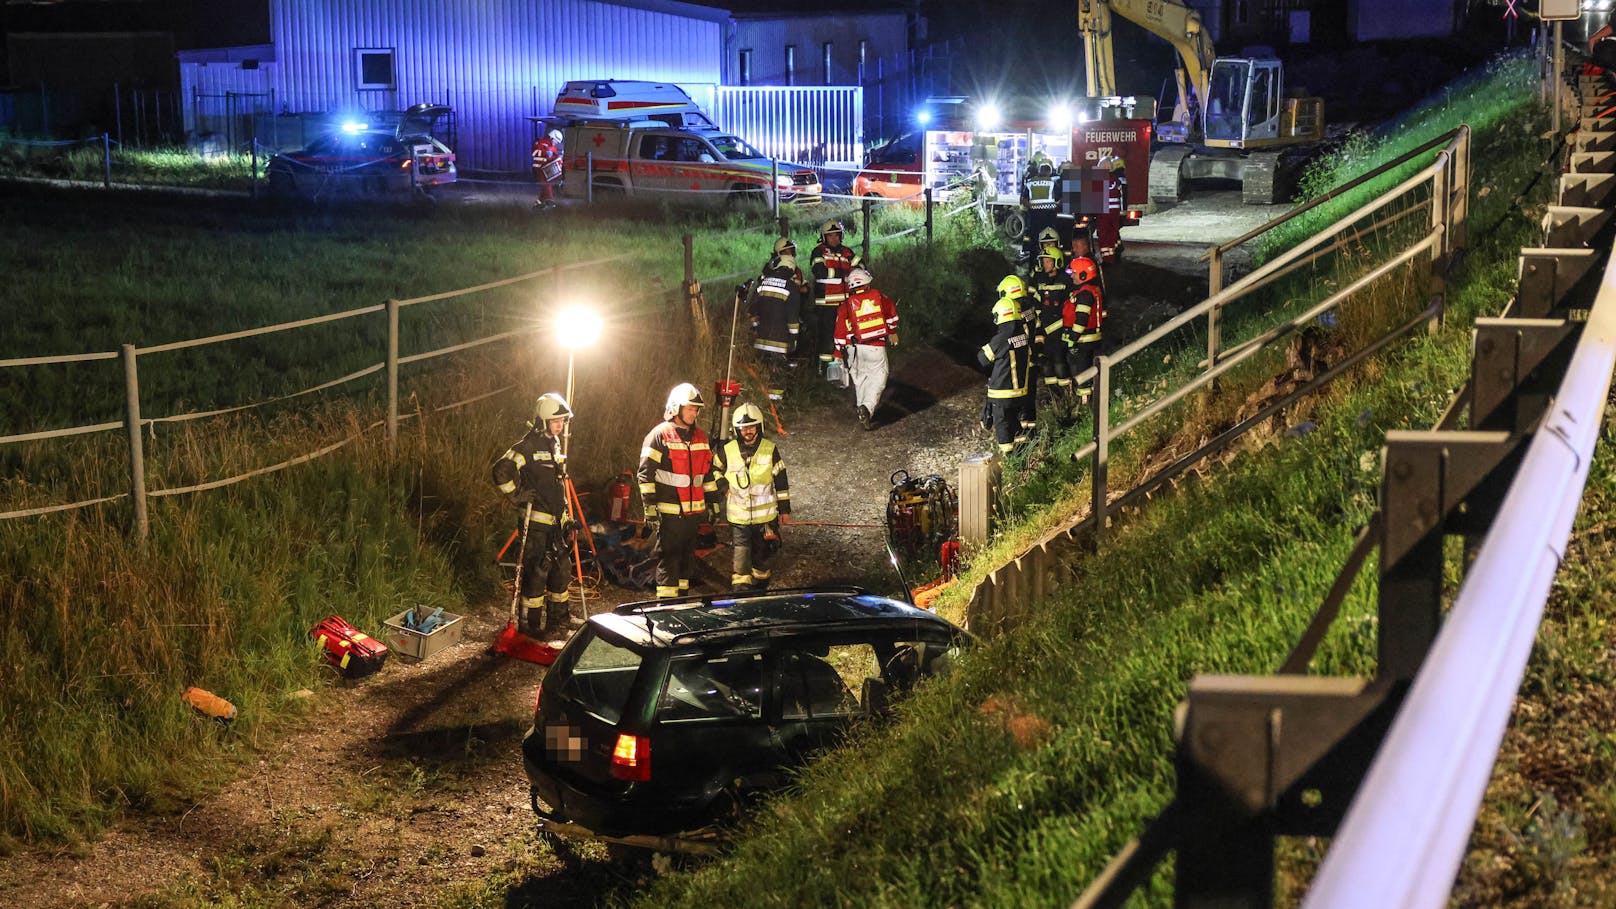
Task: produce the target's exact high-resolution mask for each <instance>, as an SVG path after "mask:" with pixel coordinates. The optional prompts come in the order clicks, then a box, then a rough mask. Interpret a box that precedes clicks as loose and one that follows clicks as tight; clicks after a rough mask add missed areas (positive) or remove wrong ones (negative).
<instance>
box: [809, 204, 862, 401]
mask: <svg viewBox="0 0 1616 909" xmlns="http://www.w3.org/2000/svg"><path fill="white" fill-rule="evenodd" d="M846 231H847V228H846V226H845V225H844V224H842V222H840V221H826V222H825V223H824V224H823V225H821V226H820V228H819V245H818V246H815V247H814V256H813V260H812V261H811V262H810V263H809V264H810V267H811V268H812V270H813V273H814V349H815V350H816V351H818V353H819V368H820V369H821V370H824V372H825V377H826V378H828V379H831V380H832V381H838V380H839V379H838V376H837V375H836V373H838V372H839V371H840V368H841V367H840V364H838V363H836V362H835V357H834V356H833V355H834V354H835V352H836V341H835V338H836V311H837V309H838V308H840V307H841V305H842V301H843V300H846V299H847V275H848V273H849V272H851V271H852V270H853V268H854V267H855V266H858V265H862V264H863V261H864V260H862V259H860V258H859V254H858V253H856V252H854V251H853V250H851V249H849V248H847V247H845V246H843V245H842V235H843V234H844V233H846ZM842 387H844V388H845V387H846V386H845V385H843V386H842Z"/></svg>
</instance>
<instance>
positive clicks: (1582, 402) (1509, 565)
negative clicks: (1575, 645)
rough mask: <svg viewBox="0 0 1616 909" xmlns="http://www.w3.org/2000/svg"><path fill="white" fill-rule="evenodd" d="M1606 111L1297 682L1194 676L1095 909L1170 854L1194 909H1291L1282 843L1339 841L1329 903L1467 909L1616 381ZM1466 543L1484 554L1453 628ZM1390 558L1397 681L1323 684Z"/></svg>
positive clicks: (1479, 334)
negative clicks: (1334, 646) (1463, 871)
mask: <svg viewBox="0 0 1616 909" xmlns="http://www.w3.org/2000/svg"><path fill="white" fill-rule="evenodd" d="M1585 88H1588V86H1585ZM1584 96H1585V97H1587V93H1586V92H1585V95H1584ZM1584 114H1585V119H1584V120H1583V123H1582V128H1581V131H1580V132H1579V133H1578V134H1577V137H1576V150H1575V151H1574V153H1573V154H1572V155H1571V172H1570V173H1568V174H1566V175H1564V176H1562V177H1561V180H1560V203H1561V204H1559V205H1551V206H1550V207H1549V210H1548V213H1547V214H1546V215H1545V216H1544V218H1543V222H1542V228H1543V234H1544V241H1545V246H1544V247H1542V248H1529V249H1523V250H1522V251H1521V268H1520V276H1521V277H1520V286H1519V289H1518V291H1517V293H1516V296H1515V298H1514V299H1513V300H1511V301H1510V303H1509V305H1508V307H1507V308H1506V310H1505V313H1504V316H1503V317H1501V318H1496V319H1486V318H1483V319H1477V320H1476V325H1475V343H1474V346H1473V348H1472V362H1471V373H1470V379H1469V381H1468V382H1467V383H1466V385H1465V386H1464V388H1463V389H1461V390H1460V392H1459V393H1458V395H1457V396H1456V397H1455V398H1454V400H1453V402H1452V404H1451V405H1450V407H1449V408H1448V411H1447V413H1446V414H1445V415H1444V416H1443V417H1442V419H1441V420H1440V421H1439V423H1438V426H1437V428H1436V429H1435V430H1434V431H1431V432H1390V433H1388V434H1387V438H1386V447H1385V449H1384V452H1383V475H1382V480H1381V495H1380V503H1381V504H1380V510H1379V512H1378V513H1377V514H1376V515H1375V518H1374V520H1373V521H1372V522H1371V524H1370V525H1369V527H1367V528H1366V529H1365V530H1364V531H1363V532H1362V533H1361V534H1360V535H1359V538H1358V541H1357V543H1356V545H1355V546H1354V548H1353V550H1352V553H1351V554H1350V555H1349V557H1348V559H1347V563H1346V565H1345V567H1344V568H1343V569H1342V571H1341V573H1340V574H1339V575H1338V576H1337V578H1336V581H1335V583H1334V585H1333V586H1332V587H1331V590H1330V592H1329V593H1328V595H1327V596H1326V598H1325V600H1324V602H1323V604H1322V605H1321V606H1320V608H1319V610H1318V612H1317V614H1316V615H1315V616H1314V618H1313V620H1312V622H1311V623H1310V624H1309V626H1308V628H1307V630H1306V631H1305V632H1304V634H1303V635H1302V638H1301V640H1300V641H1299V642H1298V644H1297V645H1296V647H1295V649H1293V651H1292V652H1291V654H1290V655H1289V657H1287V659H1286V660H1285V662H1284V664H1283V666H1282V667H1281V668H1280V670H1279V673H1280V674H1279V675H1274V676H1257V677H1247V676H1201V677H1197V678H1196V679H1194V680H1193V681H1192V682H1191V684H1190V690H1189V695H1188V698H1187V700H1186V703H1185V704H1184V705H1183V706H1181V707H1180V710H1179V713H1178V717H1179V720H1178V730H1177V735H1176V737H1177V739H1178V759H1177V765H1178V791H1177V794H1176V795H1175V797H1174V799H1173V801H1172V802H1171V803H1169V805H1168V806H1167V807H1166V809H1164V810H1163V812H1162V813H1161V814H1160V815H1158V816H1157V817H1156V818H1155V819H1154V820H1152V821H1151V822H1149V824H1148V825H1147V826H1146V829H1145V831H1144V833H1142V834H1141V836H1140V837H1139V838H1138V839H1136V840H1135V841H1133V842H1132V843H1130V844H1129V845H1128V846H1127V847H1126V848H1125V849H1124V850H1123V851H1122V852H1121V853H1119V854H1118V855H1117V856H1116V858H1114V859H1113V861H1112V862H1111V864H1110V865H1109V866H1108V867H1107V868H1106V869H1105V871H1104V873H1103V874H1102V875H1101V876H1100V877H1099V878H1098V879H1096V880H1095V881H1094V883H1093V884H1092V885H1091V886H1090V887H1089V889H1088V890H1087V891H1086V892H1085V893H1084V895H1083V896H1082V897H1081V898H1080V899H1079V900H1078V901H1077V903H1076V904H1075V906H1076V907H1083V909H1089V907H1101V906H1106V907H1110V906H1121V905H1123V903H1124V901H1125V900H1126V899H1127V897H1128V895H1129V894H1130V893H1131V892H1132V891H1133V890H1134V889H1135V888H1137V887H1138V886H1139V885H1140V884H1142V883H1143V882H1144V881H1146V880H1148V879H1149V877H1150V875H1151V873H1152V871H1153V868H1154V866H1155V864H1156V863H1157V862H1158V861H1160V859H1161V858H1163V857H1164V856H1165V855H1166V854H1167V853H1168V852H1176V868H1177V875H1176V877H1177V879H1176V884H1175V892H1176V897H1175V899H1176V904H1177V905H1181V906H1212V905H1217V906H1239V907H1259V906H1269V905H1272V903H1273V896H1274V870H1275V865H1274V856H1273V846H1274V842H1275V840H1276V838H1277V837H1280V836H1332V835H1333V836H1334V840H1333V842H1332V844H1331V848H1330V851H1329V853H1328V854H1327V855H1326V857H1325V860H1324V863H1323V865H1322V866H1321V867H1320V869H1319V871H1318V873H1317V875H1316V876H1315V877H1314V880H1313V882H1312V885H1311V887H1310V888H1309V890H1308V893H1307V896H1306V898H1305V901H1304V903H1303V905H1304V906H1306V907H1309V909H1352V907H1366V909H1367V907H1377V909H1378V907H1383V906H1397V907H1408V909H1419V907H1431V909H1435V907H1441V906H1446V905H1448V904H1449V902H1450V891H1451V889H1452V885H1453V880H1454V875H1455V873H1456V872H1457V869H1458V868H1459V865H1460V862H1461V860H1462V858H1463V856H1464V853H1465V849H1466V847H1467V844H1468V842H1469V839H1470V835H1471V830H1472V828H1473V826H1474V824H1475V819H1476V815H1477V811H1478V809H1479V806H1480V803H1481V800H1482V797H1483V795H1484V793H1485V791H1486V787H1487V782H1488V779H1489V777H1490V775H1491V771H1492V768H1493V764H1494V763H1495V761H1496V759H1497V753H1498V747H1499V744H1500V741H1501V740H1502V738H1503V735H1504V730H1505V728H1506V727H1507V725H1508V722H1509V717H1510V712H1511V709H1512V706H1513V703H1514V699H1515V695H1516V692H1517V689H1518V688H1519V686H1520V683H1521V679H1522V678H1523V675H1524V672H1525V667H1526V662H1527V659H1528V657H1529V655H1530V653H1531V650H1532V645H1533V643H1534V641H1535V639H1536V635H1537V628H1538V624H1539V622H1540V621H1541V618H1542V614H1543V609H1544V604H1545V602H1546V600H1547V597H1548V594H1549V590H1550V587H1551V584H1552V582H1553V579H1554V575H1555V573H1556V571H1557V569H1558V567H1559V563H1560V560H1561V559H1562V558H1563V557H1564V554H1565V551H1566V545H1567V542H1568V538H1569V536H1570V531H1571V526H1572V521H1573V519H1574V517H1575V515H1576V512H1577V509H1578V506H1579V504H1580V502H1581V499H1582V494H1583V489H1584V484H1585V483H1586V480H1587V476H1588V471H1589V465H1590V462H1591V461H1592V458H1593V454H1594V447H1595V444H1596V443H1597V440H1598V437H1599V432H1600V428H1601V426H1602V424H1603V420H1604V411H1605V405H1606V401H1607V396H1608V394H1609V392H1610V387H1611V378H1612V374H1613V371H1616V262H1613V261H1611V260H1610V259H1609V251H1610V247H1611V243H1612V238H1613V235H1616V230H1613V227H1616V224H1613V222H1612V220H1611V217H1610V215H1611V211H1610V210H1611V208H1612V207H1613V206H1616V154H1613V153H1612V152H1611V151H1609V149H1612V148H1616V120H1611V119H1606V120H1590V119H1587V116H1588V115H1590V114H1591V109H1590V108H1589V107H1588V106H1585V107H1584ZM1555 160H1558V155H1556V156H1555ZM1598 257H1604V258H1606V262H1605V265H1604V267H1603V270H1602V273H1601V274H1600V275H1599V280H1598V281H1597V283H1595V282H1593V281H1591V280H1590V278H1591V276H1592V275H1594V274H1595V272H1594V269H1593V266H1594V265H1595V264H1596V263H1595V259H1596V258H1598ZM1590 285H1592V286H1590ZM1462 421H1464V422H1465V423H1466V428H1465V429H1464V430H1463V431H1459V430H1458V429H1457V427H1458V426H1460V424H1461V422H1462ZM1448 536H1462V537H1463V538H1464V541H1465V544H1466V548H1465V549H1466V552H1468V553H1474V557H1473V558H1472V559H1470V560H1469V562H1468V567H1467V568H1466V569H1465V570H1464V577H1463V580H1462V582H1461V584H1460V586H1459V589H1458V591H1457V595H1456V596H1455V597H1454V599H1453V605H1452V607H1451V609H1447V610H1445V609H1444V602H1445V600H1446V598H1447V593H1446V591H1445V587H1446V583H1445V579H1446V577H1447V572H1448V571H1449V570H1450V566H1449V564H1448V562H1449V559H1448V558H1447V555H1446V547H1445V543H1446V538H1447V537H1448ZM1376 548H1378V549H1379V559H1378V572H1379V576H1380V577H1379V584H1378V597H1379V603H1378V606H1379V610H1378V615H1377V623H1376V627H1377V633H1378V641H1377V644H1378V654H1377V657H1378V659H1377V665H1376V675H1375V677H1374V678H1372V679H1351V678H1321V677H1310V676H1307V675H1306V674H1305V673H1306V672H1307V667H1308V665H1309V663H1310V661H1311V659H1312V656H1313V654H1314V652H1315V649H1316V648H1317V646H1318V644H1319V642H1320V641H1321V640H1322V639H1323V637H1324V635H1325V633H1326V632H1327V631H1328V629H1329V627H1330V624H1331V623H1332V622H1333V620H1334V618H1335V616H1336V614H1337V612H1338V610H1339V607H1340V605H1341V603H1342V601H1343V600H1344V598H1345V596H1346V593H1347V591H1348V589H1349V588H1350V587H1351V586H1352V584H1353V582H1354V580H1355V578H1356V577H1357V575H1358V572H1359V570H1360V569H1361V567H1362V566H1363V565H1364V564H1365V563H1366V561H1367V557H1368V555H1369V554H1370V553H1371V552H1372V551H1374V550H1375V549H1376ZM1444 613H1445V615H1444Z"/></svg>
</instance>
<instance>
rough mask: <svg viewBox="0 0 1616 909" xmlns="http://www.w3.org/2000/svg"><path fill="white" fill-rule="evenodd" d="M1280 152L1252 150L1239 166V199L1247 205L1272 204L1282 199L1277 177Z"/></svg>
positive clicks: (1283, 189)
mask: <svg viewBox="0 0 1616 909" xmlns="http://www.w3.org/2000/svg"><path fill="white" fill-rule="evenodd" d="M1281 154H1282V153H1281V152H1252V153H1251V155H1250V156H1248V157H1247V158H1246V160H1245V164H1244V166H1243V167H1242V168H1241V172H1242V173H1241V176H1242V179H1241V182H1240V201H1242V202H1244V203H1245V204H1247V205H1273V204H1274V203H1276V202H1280V201H1283V200H1282V199H1280V198H1279V194H1280V193H1283V192H1284V191H1285V187H1284V186H1283V185H1282V181H1281V180H1280V177H1279V159H1280V155H1281Z"/></svg>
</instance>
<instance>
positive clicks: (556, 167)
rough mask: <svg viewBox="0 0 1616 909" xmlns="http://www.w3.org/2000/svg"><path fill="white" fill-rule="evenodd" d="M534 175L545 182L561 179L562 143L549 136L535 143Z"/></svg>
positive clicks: (557, 181)
mask: <svg viewBox="0 0 1616 909" xmlns="http://www.w3.org/2000/svg"><path fill="white" fill-rule="evenodd" d="M533 176H534V177H535V178H536V179H538V180H539V181H541V182H543V183H559V182H560V181H561V145H560V143H558V142H556V140H554V139H552V138H550V137H549V136H540V137H539V138H538V140H537V141H535V142H534V143H533Z"/></svg>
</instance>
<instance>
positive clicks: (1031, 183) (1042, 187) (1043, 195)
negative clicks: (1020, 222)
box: [1024, 177, 1055, 209]
mask: <svg viewBox="0 0 1616 909" xmlns="http://www.w3.org/2000/svg"><path fill="white" fill-rule="evenodd" d="M1024 191H1025V192H1026V195H1027V205H1028V207H1030V208H1037V209H1045V208H1054V207H1055V178H1054V177H1029V178H1027V181H1026V183H1025V185H1024Z"/></svg>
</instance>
